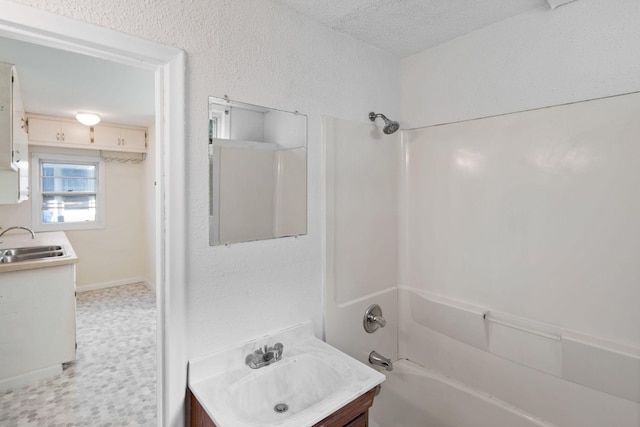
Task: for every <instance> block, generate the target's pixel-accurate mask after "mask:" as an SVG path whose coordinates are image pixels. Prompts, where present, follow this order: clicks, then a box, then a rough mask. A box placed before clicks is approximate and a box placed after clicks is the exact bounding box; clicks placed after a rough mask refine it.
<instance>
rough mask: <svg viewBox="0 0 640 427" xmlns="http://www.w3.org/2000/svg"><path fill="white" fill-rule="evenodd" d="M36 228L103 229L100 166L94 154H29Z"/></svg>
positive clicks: (102, 168)
mask: <svg viewBox="0 0 640 427" xmlns="http://www.w3.org/2000/svg"><path fill="white" fill-rule="evenodd" d="M32 161H33V163H32V165H33V166H35V167H33V168H32V170H33V175H32V181H31V182H32V183H33V191H32V200H33V201H32V220H33V224H32V225H33V228H34V230H36V231H54V230H85V229H95V228H104V224H105V222H104V212H105V209H104V165H103V163H102V160H100V158H98V157H76V156H66V155H64V156H63V155H55V154H44V153H36V154H34V155H33V157H32Z"/></svg>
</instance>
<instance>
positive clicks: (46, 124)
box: [29, 117, 91, 148]
mask: <svg viewBox="0 0 640 427" xmlns="http://www.w3.org/2000/svg"><path fill="white" fill-rule="evenodd" d="M29 143H30V144H34V143H39V144H40V145H51V144H53V145H62V146H66V145H82V146H86V145H89V144H91V129H90V128H89V127H88V126H85V125H82V124H80V123H77V122H76V123H74V122H71V121H61V120H56V119H55V118H51V119H49V118H42V117H29ZM83 148H84V147H83Z"/></svg>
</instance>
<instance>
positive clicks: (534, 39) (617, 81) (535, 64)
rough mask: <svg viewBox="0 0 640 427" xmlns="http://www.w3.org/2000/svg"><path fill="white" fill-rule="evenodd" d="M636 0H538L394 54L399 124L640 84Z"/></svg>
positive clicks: (577, 97)
mask: <svg viewBox="0 0 640 427" xmlns="http://www.w3.org/2000/svg"><path fill="white" fill-rule="evenodd" d="M638 16H640V2H638V1H636V0H616V1H609V0H580V1H577V2H573V3H570V4H567V5H565V6H562V7H559V8H557V9H554V10H549V9H548V8H547V7H546V6H545V7H540V8H538V9H534V10H532V11H530V12H526V13H524V14H522V15H518V16H516V17H513V18H511V19H507V20H505V21H502V22H499V23H496V24H494V25H492V26H489V27H486V28H483V29H480V30H478V31H474V32H473V33H470V34H467V35H465V36H463V37H460V38H458V39H455V40H452V41H450V42H448V43H444V44H442V45H440V46H438V47H435V48H433V49H429V50H426V51H424V52H422V53H419V54H417V55H414V56H411V57H408V58H405V59H404V60H403V61H402V112H403V120H404V123H403V127H411V128H414V127H421V126H428V125H432V124H437V123H448V122H452V121H458V120H464V119H470V118H477V117H486V116H490V115H495V114H502V113H508V112H514V111H522V110H526V109H531V108H537V107H544V106H548V105H558V104H562V103H566V102H573V101H583V100H586V99H591V98H597V97H602V96H608V95H613V94H621V93H626V92H632V91H635V90H638V89H640V25H637V18H638Z"/></svg>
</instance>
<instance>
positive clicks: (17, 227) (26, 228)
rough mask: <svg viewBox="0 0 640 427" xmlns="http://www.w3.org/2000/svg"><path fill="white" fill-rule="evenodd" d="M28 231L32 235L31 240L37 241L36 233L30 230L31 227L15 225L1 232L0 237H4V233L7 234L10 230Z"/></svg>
mask: <svg viewBox="0 0 640 427" xmlns="http://www.w3.org/2000/svg"><path fill="white" fill-rule="evenodd" d="M17 229H20V230H27V231H28V232H29V233H31V238H32V239H35V238H36V233H34V232H33V230H32V229H30V228H29V227H23V226H22V225H14V226H13V227H9V228H7V229H5V230H2V232H0V237H2V236H4V233H6V232H7V231H9V230H17ZM0 243H2V241H0Z"/></svg>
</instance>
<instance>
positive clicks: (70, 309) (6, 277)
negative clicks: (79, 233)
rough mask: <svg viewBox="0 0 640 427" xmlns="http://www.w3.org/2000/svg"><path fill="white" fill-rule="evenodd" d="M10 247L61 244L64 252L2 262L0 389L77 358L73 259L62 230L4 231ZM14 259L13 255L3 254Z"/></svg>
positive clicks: (1, 247)
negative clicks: (34, 232) (29, 232)
mask: <svg viewBox="0 0 640 427" xmlns="http://www.w3.org/2000/svg"><path fill="white" fill-rule="evenodd" d="M0 240H2V243H0V253H5V252H6V250H7V249H9V248H30V247H36V246H42V247H56V248H57V247H58V246H60V247H62V248H63V253H64V254H63V255H59V256H55V257H47V258H35V259H32V260H24V261H22V260H21V261H18V262H15V261H14V260H12V259H8V260H5V262H0V391H3V390H11V389H15V388H18V387H21V386H23V385H26V384H30V383H32V382H35V381H38V380H41V379H44V378H48V377H51V376H54V375H57V374H60V373H61V372H62V363H64V362H69V361H72V360H74V359H75V351H76V304H75V264H76V263H77V262H78V258H77V256H76V254H75V252H74V251H73V248H72V247H71V245H70V244H69V241H68V240H67V237H66V235H65V234H64V233H63V232H52V233H38V234H37V235H36V238H35V239H32V238H31V234H28V233H21V234H16V235H5V236H2V238H1V239H0ZM2 258H10V256H7V257H4V256H3V257H2Z"/></svg>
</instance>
